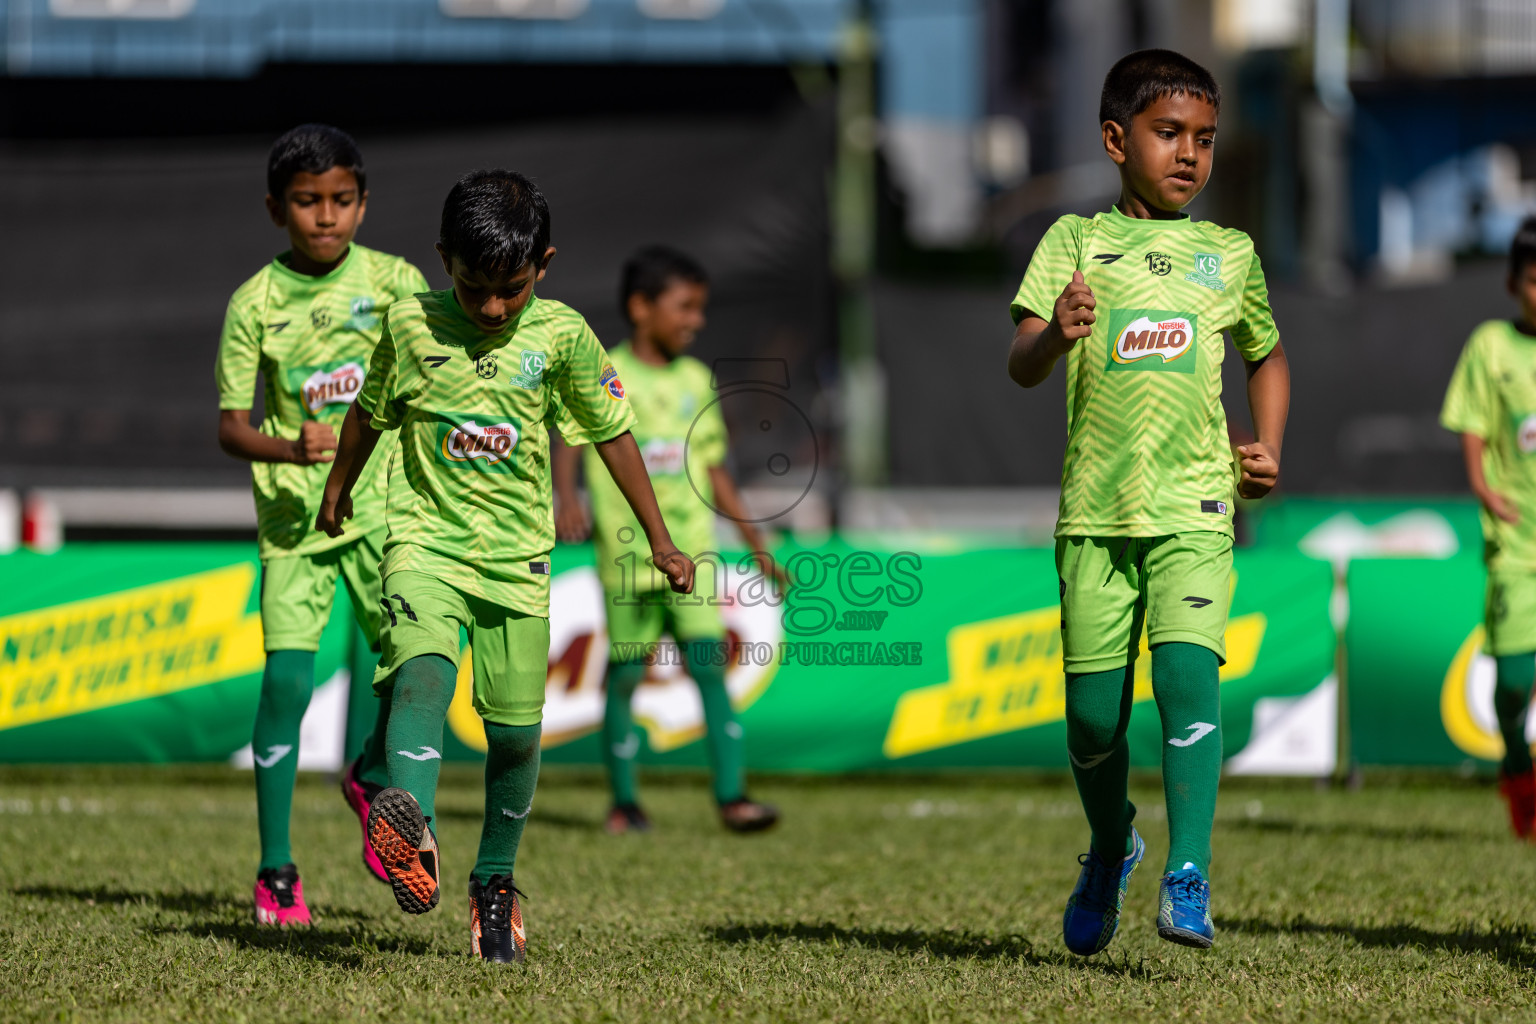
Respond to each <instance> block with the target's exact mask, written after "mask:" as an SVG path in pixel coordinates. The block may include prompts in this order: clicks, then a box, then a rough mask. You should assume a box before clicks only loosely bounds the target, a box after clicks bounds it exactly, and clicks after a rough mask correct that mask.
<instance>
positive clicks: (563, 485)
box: [549, 433, 592, 544]
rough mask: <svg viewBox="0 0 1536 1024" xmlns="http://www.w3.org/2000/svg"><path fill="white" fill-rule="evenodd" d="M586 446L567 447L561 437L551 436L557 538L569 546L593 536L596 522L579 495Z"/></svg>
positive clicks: (551, 463)
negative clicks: (579, 470) (578, 472)
mask: <svg viewBox="0 0 1536 1024" xmlns="http://www.w3.org/2000/svg"><path fill="white" fill-rule="evenodd" d="M584 447H586V446H585V445H569V444H566V443H565V442H564V441H563V440H561V438H560V437H559V435H558V434H556V433H551V434H550V435H549V448H550V459H549V465H550V476H551V477H552V479H553V483H554V488H555V536H556V537H558V538H559V539H561V540H563V541H565V542H566V543H568V544H569V543H575V542H576V541H582V540H586V539H587V538H588V537H590V536H591V535H592V519H591V517H590V516H588V515H587V510H586V508H585V507H584V506H583V505H582V503H581V495H579V494H577V493H576V467H577V465H578V464H579V463H580V462H581V449H582V448H584Z"/></svg>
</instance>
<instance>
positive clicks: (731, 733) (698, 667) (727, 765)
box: [685, 639, 746, 804]
mask: <svg viewBox="0 0 1536 1024" xmlns="http://www.w3.org/2000/svg"><path fill="white" fill-rule="evenodd" d="M685 651H686V655H687V659H688V674H689V675H690V676H692V677H693V681H694V682H695V683H697V684H698V685H699V696H700V697H701V698H702V699H703V701H704V742H705V745H706V747H707V748H708V749H709V766H710V768H711V769H712V770H713V772H714V776H713V778H714V790H715V802H716V803H718V804H728V803H730V802H731V801H732V800H739V799H741V797H742V794H743V793H745V792H746V782H745V780H744V779H743V774H744V773H743V769H742V760H743V758H742V742H741V735H742V734H741V723H740V722H738V721H736V711H735V709H733V708H732V707H731V695H730V692H729V691H728V690H726V688H725V657H724V655H725V653H726V642H725V641H724V640H718V639H716V640H694V641H691V642H690V643H689V644H688V645H687V647H686V649H685Z"/></svg>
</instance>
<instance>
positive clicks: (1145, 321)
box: [1012, 209, 1279, 537]
mask: <svg viewBox="0 0 1536 1024" xmlns="http://www.w3.org/2000/svg"><path fill="white" fill-rule="evenodd" d="M1073 271H1082V274H1083V279H1084V280H1085V281H1087V283H1088V287H1090V288H1091V289H1093V294H1094V298H1095V299H1096V301H1097V306H1096V308H1095V309H1094V315H1095V321H1094V325H1093V332H1092V334H1090V335H1089V336H1088V337H1086V338H1083V339H1082V340H1080V341H1078V343H1077V344H1076V345H1075V346H1073V348H1072V351H1071V352H1070V353H1069V354H1068V355H1067V356H1066V364H1067V451H1066V457H1065V459H1064V461H1063V464H1062V469H1061V511H1060V515H1059V517H1058V519H1057V522H1056V536H1058V537H1069V536H1087V537H1106V536H1129V537H1161V536H1166V535H1168V534H1173V533H1185V532H1189V531H1202V530H1203V531H1213V532H1219V533H1226V534H1229V535H1230V534H1231V532H1232V494H1233V490H1234V488H1235V484H1236V481H1237V476H1238V474H1237V463H1236V459H1235V458H1234V453H1233V450H1232V446H1231V443H1230V441H1229V440H1228V437H1227V417H1226V413H1225V411H1224V410H1223V409H1222V406H1221V360H1222V356H1223V355H1224V348H1225V346H1224V345H1223V343H1222V332H1223V331H1226V332H1230V333H1231V335H1232V341H1233V342H1234V343H1235V344H1236V346H1237V350H1238V352H1239V353H1241V354H1242V356H1243V358H1244V359H1247V360H1255V359H1258V358H1260V357H1262V356H1263V355H1265V354H1266V353H1268V352H1269V350H1270V349H1272V348H1274V346H1275V343H1276V342H1277V341H1278V340H1279V332H1278V331H1277V330H1276V329H1275V321H1274V316H1273V314H1272V313H1271V312H1270V308H1269V292H1268V289H1267V288H1266V287H1265V285H1264V273H1263V271H1262V270H1261V269H1260V268H1259V258H1258V256H1257V255H1256V254H1255V253H1254V251H1253V242H1252V241H1251V240H1250V239H1249V238H1248V236H1247V235H1245V234H1243V232H1241V231H1236V230H1233V229H1231V228H1222V227H1217V226H1216V225H1215V224H1212V223H1210V222H1208V221H1198V222H1197V221H1192V220H1190V219H1188V218H1187V217H1186V218H1182V219H1180V220H1141V219H1138V218H1133V217H1127V216H1125V215H1124V214H1122V213H1121V212H1120V211H1119V210H1115V209H1111V210H1110V211H1109V212H1107V213H1100V214H1096V215H1095V216H1093V217H1091V218H1090V217H1077V216H1073V215H1068V216H1065V217H1062V218H1061V219H1060V220H1058V221H1057V222H1056V223H1055V224H1053V225H1052V226H1051V229H1050V231H1048V232H1046V235H1045V238H1044V239H1042V240H1041V242H1040V245H1039V247H1038V248H1037V249H1036V250H1035V255H1034V257H1033V259H1031V260H1030V264H1029V269H1028V271H1027V272H1026V273H1025V275H1024V282H1023V284H1021V285H1020V286H1019V294H1018V296H1017V297H1016V298H1015V299H1014V300H1013V307H1012V311H1013V319H1014V322H1015V323H1017V322H1018V321H1019V320H1021V319H1022V318H1023V317H1024V315H1025V311H1026V310H1027V311H1029V312H1030V313H1032V314H1034V315H1036V316H1038V317H1040V318H1041V319H1045V320H1049V319H1050V318H1051V316H1052V310H1053V309H1054V308H1055V305H1056V299H1057V297H1058V296H1060V295H1061V292H1062V289H1063V288H1065V287H1066V286H1067V284H1068V283H1069V282H1071V280H1072V272H1073Z"/></svg>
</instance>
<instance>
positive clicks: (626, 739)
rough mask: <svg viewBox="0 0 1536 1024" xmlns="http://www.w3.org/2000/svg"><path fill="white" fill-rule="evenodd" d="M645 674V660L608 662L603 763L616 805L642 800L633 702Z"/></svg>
mask: <svg viewBox="0 0 1536 1024" xmlns="http://www.w3.org/2000/svg"><path fill="white" fill-rule="evenodd" d="M644 678H645V663H644V662H640V661H610V662H609V663H608V694H607V697H606V698H605V701H604V705H603V763H604V764H606V765H607V766H608V787H609V789H610V791H611V792H612V793H613V804H614V806H615V807H627V806H629V805H631V804H634V803H637V802H639V794H640V787H639V780H638V778H637V776H638V774H639V769H638V767H637V765H638V758H639V754H640V743H641V740H640V734H639V733H638V732H636V731H635V723H634V713H633V711H632V710H631V708H630V703H631V702H632V701H633V700H634V697H635V690H636V688H638V687H639V685H640V680H642V679H644Z"/></svg>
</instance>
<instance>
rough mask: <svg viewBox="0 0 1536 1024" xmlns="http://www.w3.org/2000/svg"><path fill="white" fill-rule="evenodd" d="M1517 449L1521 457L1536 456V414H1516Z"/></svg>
mask: <svg viewBox="0 0 1536 1024" xmlns="http://www.w3.org/2000/svg"><path fill="white" fill-rule="evenodd" d="M1515 447H1516V448H1517V449H1518V450H1519V452H1520V454H1521V455H1536V413H1532V414H1531V415H1529V416H1521V415H1520V414H1519V413H1516V414H1515Z"/></svg>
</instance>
